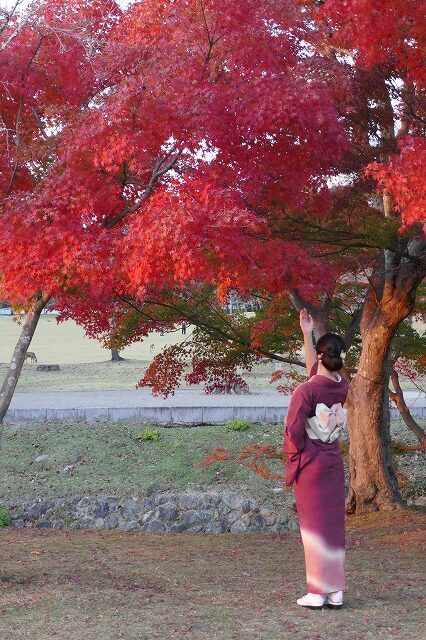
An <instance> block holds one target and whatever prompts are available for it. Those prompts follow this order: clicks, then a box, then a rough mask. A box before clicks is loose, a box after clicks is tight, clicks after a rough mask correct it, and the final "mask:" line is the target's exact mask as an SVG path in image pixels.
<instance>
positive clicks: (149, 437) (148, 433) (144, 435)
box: [136, 429, 160, 442]
mask: <svg viewBox="0 0 426 640" xmlns="http://www.w3.org/2000/svg"><path fill="white" fill-rule="evenodd" d="M159 439H160V433H159V431H158V429H145V430H144V431H141V432H140V434H139V435H138V436H136V440H141V441H142V442H150V441H156V440H159Z"/></svg>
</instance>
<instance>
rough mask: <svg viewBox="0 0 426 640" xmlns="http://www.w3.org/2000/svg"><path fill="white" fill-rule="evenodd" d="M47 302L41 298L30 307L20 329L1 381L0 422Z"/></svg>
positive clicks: (47, 299)
mask: <svg viewBox="0 0 426 640" xmlns="http://www.w3.org/2000/svg"><path fill="white" fill-rule="evenodd" d="M48 301H49V296H42V297H41V298H39V299H38V300H36V301H35V303H34V304H33V306H32V307H31V309H30V311H29V312H28V315H27V317H26V320H25V322H24V325H23V327H22V331H21V335H20V336H19V339H18V342H17V343H16V346H15V349H14V352H13V355H12V359H11V361H10V364H9V368H8V370H7V372H6V375H5V377H4V380H3V385H2V387H1V390H0V422H2V421H3V418H4V416H5V415H6V412H7V410H8V408H9V405H10V403H11V401H12V398H13V394H14V392H15V389H16V385H17V383H18V380H19V376H20V375H21V371H22V367H23V364H24V362H25V356H26V354H27V351H28V347H29V346H30V344H31V340H32V337H33V335H34V332H35V330H36V327H37V324H38V321H39V319H40V314H41V312H42V311H43V309H44V307H45V306H46V304H47V302H48Z"/></svg>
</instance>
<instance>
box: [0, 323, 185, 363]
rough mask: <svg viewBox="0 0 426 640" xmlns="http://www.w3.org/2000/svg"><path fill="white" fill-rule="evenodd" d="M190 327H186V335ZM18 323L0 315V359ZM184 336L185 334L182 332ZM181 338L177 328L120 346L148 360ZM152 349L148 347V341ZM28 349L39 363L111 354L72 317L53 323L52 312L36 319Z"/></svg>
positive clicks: (9, 348) (130, 355)
mask: <svg viewBox="0 0 426 640" xmlns="http://www.w3.org/2000/svg"><path fill="white" fill-rule="evenodd" d="M189 331H190V329H189V330H188V331H187V335H188V333H189ZM20 332H21V327H20V326H19V325H18V324H17V323H16V322H14V321H13V318H11V317H10V316H0V362H9V361H10V358H11V356H12V353H13V349H14V347H15V344H16V341H17V340H18V337H19V334H20ZM186 337H187V336H186ZM181 340H182V334H181V331H180V330H179V331H173V332H169V333H166V334H165V335H164V336H160V334H159V333H151V334H150V335H149V336H148V337H147V338H146V339H145V340H144V341H143V342H138V343H136V344H133V345H131V346H130V347H127V348H126V349H124V350H123V352H122V355H123V357H125V358H132V359H134V360H148V361H149V360H152V359H153V357H154V355H155V354H156V353H158V352H159V351H160V350H161V349H162V348H163V347H164V346H165V345H167V344H175V343H176V342H180V341H181ZM152 344H153V345H154V350H153V351H151V345H152ZM29 350H30V351H34V352H35V354H36V355H37V358H38V361H39V363H40V362H41V363H46V364H48V363H57V364H77V363H80V362H103V361H105V360H109V359H110V357H111V355H110V352H109V351H108V350H107V349H103V348H102V347H101V345H100V344H99V342H97V341H96V340H92V339H90V338H88V337H87V336H86V335H85V333H84V331H83V329H82V328H81V327H79V326H78V325H77V324H76V323H75V322H73V321H72V320H67V321H65V322H61V323H60V324H58V323H57V321H56V317H55V316H52V315H46V316H42V317H41V318H40V321H39V323H38V326H37V329H36V332H35V334H34V338H33V340H32V342H31V346H30V349H29Z"/></svg>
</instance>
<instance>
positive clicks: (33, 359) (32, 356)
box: [25, 351, 37, 362]
mask: <svg viewBox="0 0 426 640" xmlns="http://www.w3.org/2000/svg"><path fill="white" fill-rule="evenodd" d="M28 358H29V359H30V360H31V362H37V356H36V354H35V353H34V351H27V355H26V356H25V360H28Z"/></svg>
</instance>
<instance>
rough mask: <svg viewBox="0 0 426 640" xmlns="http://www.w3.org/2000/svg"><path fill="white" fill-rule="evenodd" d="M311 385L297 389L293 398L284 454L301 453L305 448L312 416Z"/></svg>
mask: <svg viewBox="0 0 426 640" xmlns="http://www.w3.org/2000/svg"><path fill="white" fill-rule="evenodd" d="M311 404H312V403H311V394H310V391H309V384H307V383H305V384H302V385H300V386H299V387H297V388H296V389H295V391H294V392H293V395H292V396H291V400H290V406H289V408H288V414H287V418H286V420H285V430H284V447H283V450H284V453H290V454H291V453H300V452H301V451H303V449H304V447H305V425H306V420H307V419H308V418H309V416H310V414H311Z"/></svg>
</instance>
